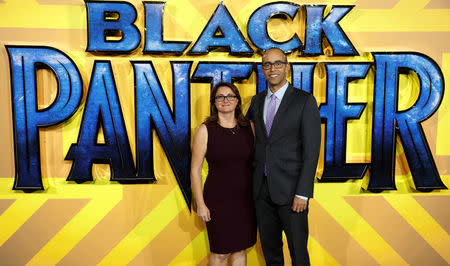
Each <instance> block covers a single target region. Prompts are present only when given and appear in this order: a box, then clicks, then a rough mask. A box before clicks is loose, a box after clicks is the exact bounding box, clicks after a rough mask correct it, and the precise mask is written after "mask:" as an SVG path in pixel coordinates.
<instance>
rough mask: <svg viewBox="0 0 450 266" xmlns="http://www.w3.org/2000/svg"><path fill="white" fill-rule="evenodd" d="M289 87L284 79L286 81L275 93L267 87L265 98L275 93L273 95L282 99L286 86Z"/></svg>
mask: <svg viewBox="0 0 450 266" xmlns="http://www.w3.org/2000/svg"><path fill="white" fill-rule="evenodd" d="M288 87H289V81H286V83H285V84H284V85H283V87H281V88H280V89H278V90H277V91H276V92H275V93H273V92H272V91H271V90H270V89H269V88H267V96H266V97H267V98H269V99H270V97H272V94H275V97H277V99H278V100H280V99H283V96H284V93H285V92H286V90H287V88H288Z"/></svg>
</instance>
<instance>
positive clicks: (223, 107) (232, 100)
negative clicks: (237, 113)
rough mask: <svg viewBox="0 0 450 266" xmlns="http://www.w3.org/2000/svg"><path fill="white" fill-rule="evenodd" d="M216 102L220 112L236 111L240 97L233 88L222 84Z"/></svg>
mask: <svg viewBox="0 0 450 266" xmlns="http://www.w3.org/2000/svg"><path fill="white" fill-rule="evenodd" d="M214 104H215V105H216V108H217V111H218V112H219V113H229V112H234V110H235V109H236V106H237V104H238V99H237V96H236V94H235V93H234V92H233V90H231V89H230V88H228V87H226V86H221V87H219V88H218V89H217V92H216V97H215V101H214Z"/></svg>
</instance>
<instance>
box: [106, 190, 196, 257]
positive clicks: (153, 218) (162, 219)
mask: <svg viewBox="0 0 450 266" xmlns="http://www.w3.org/2000/svg"><path fill="white" fill-rule="evenodd" d="M183 210H185V211H187V208H186V204H185V203H184V199H183V196H182V194H181V191H180V189H179V188H178V187H176V188H174V189H172V191H170V193H169V194H168V195H167V196H166V197H165V198H164V199H163V200H162V201H161V202H160V203H159V204H158V206H156V207H155V208H154V209H153V210H152V211H151V212H150V213H149V214H148V215H147V216H146V217H145V218H144V219H143V220H142V221H141V222H140V223H139V224H138V225H137V226H136V227H135V228H134V229H133V230H132V231H131V232H130V233H128V235H127V236H126V237H125V238H124V239H122V241H120V243H119V244H118V245H117V246H116V247H115V248H114V249H113V250H112V251H111V252H110V253H109V254H108V255H107V256H106V257H104V258H103V260H102V261H101V262H100V263H99V265H124V264H128V263H129V262H131V261H132V260H133V259H134V258H135V257H136V256H137V255H138V254H139V253H140V252H141V251H142V249H144V248H145V246H147V245H148V243H150V242H151V241H152V240H153V238H155V236H157V235H158V234H159V233H160V232H161V230H163V229H164V227H166V225H167V224H168V223H169V222H170V221H172V219H173V218H175V216H177V215H178V213H180V212H181V211H183Z"/></svg>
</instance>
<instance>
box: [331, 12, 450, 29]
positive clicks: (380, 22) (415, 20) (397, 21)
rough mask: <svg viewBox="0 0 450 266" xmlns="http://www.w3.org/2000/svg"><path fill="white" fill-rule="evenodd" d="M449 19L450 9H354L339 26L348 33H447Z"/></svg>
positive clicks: (449, 25)
mask: <svg viewBox="0 0 450 266" xmlns="http://www.w3.org/2000/svg"><path fill="white" fill-rule="evenodd" d="M449 17H450V10H449V9H424V10H420V11H417V10H412V11H411V10H409V9H401V10H398V9H391V10H386V9H354V10H352V11H350V13H348V14H347V15H346V16H345V17H344V19H343V20H342V22H340V23H339V24H340V25H341V26H342V28H343V29H344V31H348V32H422V31H423V32H447V31H449V30H450V20H449V19H448V18H449ZM374 21H376V23H374Z"/></svg>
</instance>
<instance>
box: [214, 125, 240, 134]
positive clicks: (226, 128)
mask: <svg viewBox="0 0 450 266" xmlns="http://www.w3.org/2000/svg"><path fill="white" fill-rule="evenodd" d="M218 124H219V125H220V126H221V127H222V128H224V129H225V130H227V131H229V132H230V133H231V134H233V135H236V133H237V131H238V128H237V123H236V124H235V125H234V127H225V126H223V125H221V124H220V123H218Z"/></svg>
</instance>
